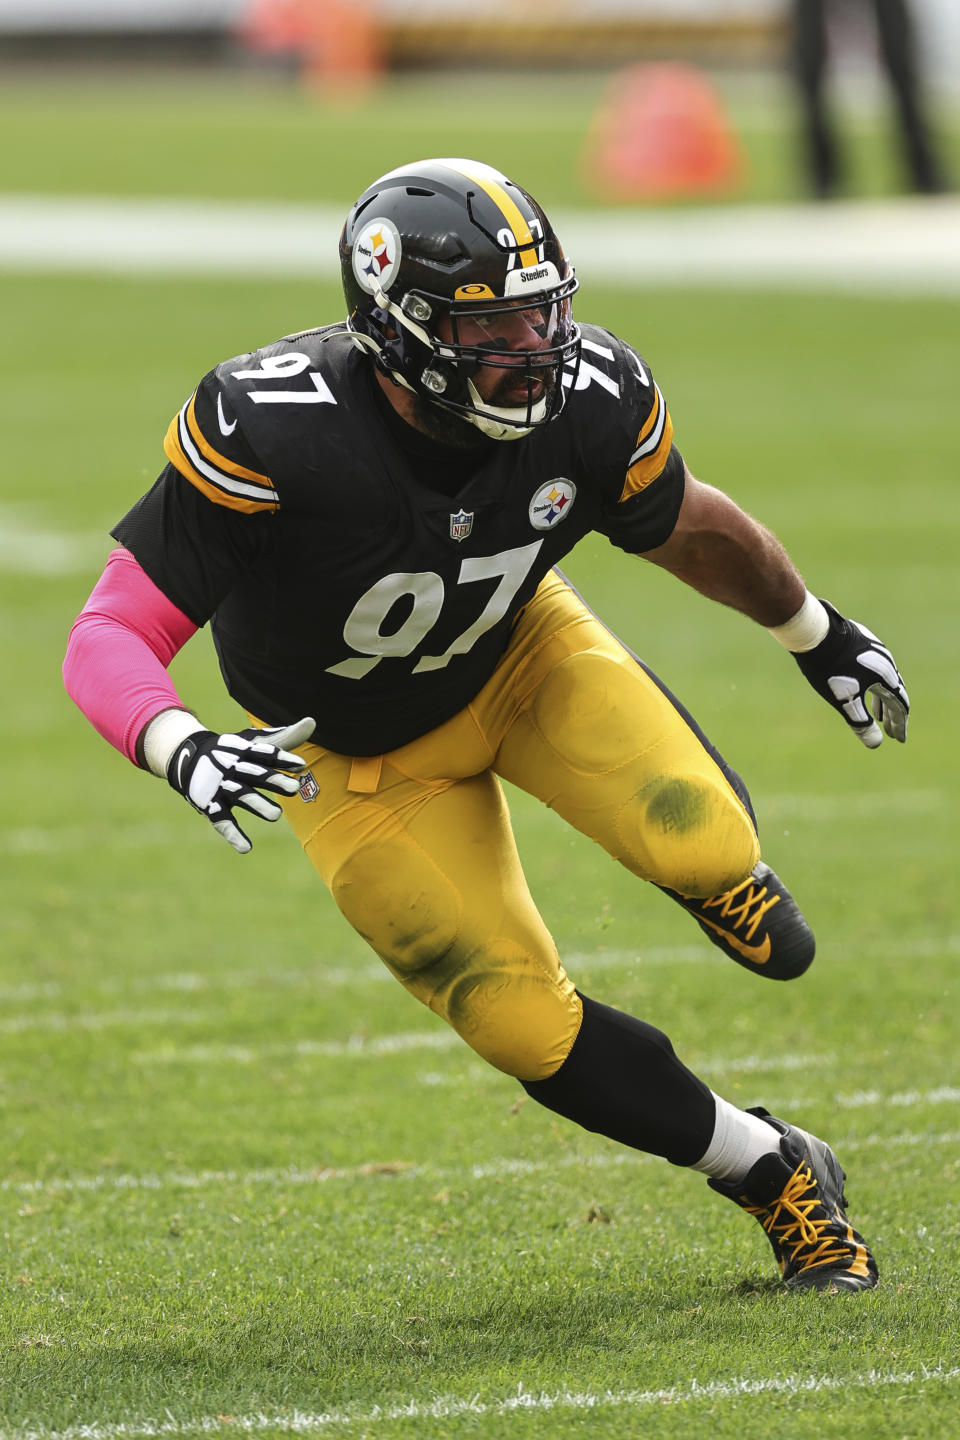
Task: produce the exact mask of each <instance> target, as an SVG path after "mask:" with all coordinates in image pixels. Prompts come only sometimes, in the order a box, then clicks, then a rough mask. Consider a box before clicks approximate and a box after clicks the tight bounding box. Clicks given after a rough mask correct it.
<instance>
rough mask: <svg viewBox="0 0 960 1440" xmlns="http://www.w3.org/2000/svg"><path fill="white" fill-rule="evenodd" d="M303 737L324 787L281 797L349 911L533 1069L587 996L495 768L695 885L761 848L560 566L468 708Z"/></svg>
mask: <svg viewBox="0 0 960 1440" xmlns="http://www.w3.org/2000/svg"><path fill="white" fill-rule="evenodd" d="M413 683H416V682H415V681H414V682H413ZM299 753H300V754H301V755H302V756H303V757H304V759H305V760H306V762H307V766H308V768H309V771H310V773H311V774H312V776H313V777H314V779H315V781H316V786H317V792H318V793H317V794H316V797H315V798H314V799H312V800H308V801H304V800H303V799H301V798H300V796H293V797H292V798H290V799H282V804H283V807H284V812H285V814H286V817H287V819H288V820H289V822H290V824H291V826H292V827H293V829H294V831H295V832H296V834H297V836H298V838H299V840H300V842H301V844H302V845H303V848H304V850H305V851H306V853H307V855H308V856H309V857H310V860H311V861H312V863H313V865H314V866H315V868H316V870H317V871H318V873H319V874H320V876H321V877H322V879H323V881H324V883H325V884H326V885H327V886H328V888H329V889H330V891H331V892H332V894H333V897H334V899H335V900H336V902H337V905H338V906H339V907H340V909H341V910H342V912H343V914H344V915H345V916H346V918H347V920H349V922H350V924H351V925H352V926H353V927H354V929H355V930H357V931H358V932H359V933H360V934H361V935H362V936H363V937H364V939H365V940H366V941H367V942H368V943H369V944H370V945H371V946H372V947H373V949H374V950H375V951H376V953H377V954H378V955H379V956H380V957H381V959H382V960H383V961H384V962H385V963H386V965H387V966H388V967H389V968H390V970H391V971H392V972H393V974H394V975H395V976H396V977H397V979H398V980H400V981H401V983H402V984H403V985H405V986H406V988H407V989H408V990H409V991H410V993H411V994H412V995H415V996H416V997H417V999H418V1000H421V1001H423V1003H424V1004H426V1005H429V1006H430V1008H431V1009H432V1010H434V1011H436V1013H437V1014H438V1015H441V1016H442V1017H443V1018H444V1019H445V1020H446V1021H448V1022H449V1024H450V1025H452V1026H453V1028H454V1029H455V1030H456V1031H457V1032H458V1033H459V1034H460V1035H461V1036H462V1037H463V1039H464V1040H466V1041H467V1043H468V1044H469V1045H471V1046H472V1047H473V1049H474V1050H476V1051H477V1053H478V1054H480V1055H482V1056H483V1058H484V1059H485V1060H488V1061H489V1062H490V1064H492V1065H495V1066H497V1068H498V1069H500V1070H504V1071H506V1072H507V1073H508V1074H510V1075H515V1076H517V1077H518V1078H519V1079H521V1080H541V1079H545V1078H546V1077H547V1076H549V1075H552V1074H553V1073H554V1072H555V1071H556V1070H558V1069H559V1067H560V1066H561V1065H562V1063H563V1061H564V1060H565V1059H566V1057H567V1055H568V1053H569V1051H570V1048H571V1046H572V1045H573V1042H574V1040H575V1039H576V1036H577V1031H578V1029H579V1026H580V1018H581V1006H580V1001H579V998H578V996H577V994H576V992H575V990H574V987H573V983H572V981H571V980H570V979H569V978H568V977H567V975H566V973H565V971H564V969H563V966H562V964H561V962H560V958H559V956H558V954H557V948H556V945H555V944H554V942H553V939H552V938H551V936H550V933H549V931H548V930H547V928H546V926H545V924H544V922H543V919H542V918H541V916H540V913H539V911H538V910H537V907H536V905H535V904H534V902H533V899H532V897H531V895H530V892H529V890H528V888H527V883H526V880H525V878H524V875H523V871H522V869H521V866H520V860H519V857H518V855H517V849H516V845H515V843H514V838H513V832H512V830H511V826H510V818H509V815H508V812H507V806H506V802H505V800H504V796H503V791H502V789H501V786H500V783H499V780H498V779H497V777H498V776H502V777H503V778H504V779H507V780H509V781H511V782H512V783H513V784H515V785H517V786H518V787H519V788H520V789H522V790H526V791H527V792H528V793H529V794H531V795H536V796H538V797H539V798H540V799H541V800H543V801H544V802H545V803H546V804H547V805H549V806H551V808H552V809H554V810H556V811H557V812H558V813H559V814H560V815H562V816H563V817H564V818H565V819H566V820H568V821H569V822H570V824H571V825H573V826H575V827H576V829H578V830H580V831H582V832H583V833H584V834H585V835H589V836H590V837H591V838H592V839H594V840H596V841H597V842H598V843H599V844H600V845H602V846H603V847H604V849H605V850H607V851H608V852H609V853H610V854H611V855H612V856H613V857H614V858H615V859H617V860H619V861H620V862H621V864H623V865H626V866H627V868H628V869H629V870H631V871H632V872H633V873H634V874H635V875H638V876H640V877H641V878H642V879H644V880H651V881H654V882H655V883H657V884H660V885H666V886H668V887H669V888H671V889H673V890H677V891H680V892H681V893H682V894H685V895H691V896H706V895H715V894H718V893H720V892H722V891H724V890H728V889H730V888H731V887H732V886H734V885H736V884H739V882H740V881H741V880H743V879H744V878H745V877H746V876H747V875H748V874H749V873H750V871H751V870H752V868H753V866H754V865H755V864H756V862H757V860H758V859H759V847H758V844H757V838H756V834H755V831H754V827H753V824H752V822H751V819H750V817H749V815H748V813H747V811H746V809H745V808H744V805H743V803H742V802H741V800H740V798H739V797H738V796H737V794H736V793H735V791H734V790H733V788H732V786H731V784H730V783H729V781H728V780H727V778H726V776H725V775H724V774H723V771H722V770H721V769H720V767H719V766H718V764H717V763H716V761H715V760H714V759H713V758H712V756H711V755H710V754H709V753H708V751H707V750H706V749H705V748H704V746H703V744H702V743H701V740H700V739H699V737H698V736H697V734H696V733H695V731H694V730H693V729H692V728H691V727H690V725H688V724H687V723H686V721H685V720H684V718H683V717H682V715H680V714H679V713H678V711H677V709H676V708H675V706H674V705H673V704H672V703H671V702H670V700H669V699H667V697H666V696H665V695H664V694H663V693H662V691H661V690H660V689H659V688H658V686H657V685H656V684H655V683H654V682H653V681H652V680H651V679H650V677H649V676H648V675H647V674H646V672H645V671H644V670H643V669H642V667H641V666H640V665H638V664H637V662H636V660H634V659H633V657H632V656H630V655H629V653H628V652H627V651H626V650H625V649H624V648H623V646H622V645H621V644H620V643H619V642H618V641H617V640H616V639H615V638H614V637H613V636H612V635H610V633H609V632H608V631H607V630H606V629H605V628H604V627H603V626H602V625H601V624H600V623H599V621H598V620H597V619H596V618H595V617H594V616H593V615H592V614H591V613H590V611H589V610H588V609H587V607H586V606H585V605H584V603H583V602H582V601H581V600H580V598H579V597H578V596H577V595H576V594H575V593H574V592H573V591H572V590H571V589H570V587H569V586H568V585H566V584H565V583H564V582H563V581H562V580H561V579H560V578H559V577H557V576H556V575H550V576H548V577H547V578H546V579H545V580H544V581H543V583H542V584H541V585H540V588H539V589H538V591H537V593H536V595H535V596H534V598H533V600H532V601H531V602H530V604H529V605H528V606H527V607H526V609H525V611H524V612H523V614H522V616H521V617H520V619H519V621H518V623H517V626H516V627H515V630H514V634H513V637H512V640H511V643H510V646H509V649H508V650H507V652H506V653H505V655H504V656H503V658H502V660H501V662H500V664H499V665H498V667H497V670H496V672H495V673H494V675H493V676H491V678H490V680H489V681H488V682H487V684H486V685H485V686H484V688H483V689H482V690H481V691H480V693H479V695H477V697H476V699H475V700H474V701H473V702H472V703H471V704H470V705H468V706H467V708H466V709H465V710H463V711H461V712H460V713H459V714H458V715H455V716H453V718H452V719H450V720H447V721H446V722H445V723H444V724H442V725H439V726H438V727H437V728H436V729H435V730H431V731H430V732H429V733H428V734H426V735H423V736H421V737H420V738H419V739H417V740H414V741H412V742H411V743H410V744H409V745H402V746H400V748H399V749H397V750H391V751H390V752H389V753H388V754H386V755H382V756H380V755H378V756H374V757H361V758H356V759H354V758H351V757H350V756H346V755H339V754H335V753H333V752H332V751H328V750H323V749H321V748H319V747H318V746H315V745H305V746H302V747H301V749H300V751H299Z"/></svg>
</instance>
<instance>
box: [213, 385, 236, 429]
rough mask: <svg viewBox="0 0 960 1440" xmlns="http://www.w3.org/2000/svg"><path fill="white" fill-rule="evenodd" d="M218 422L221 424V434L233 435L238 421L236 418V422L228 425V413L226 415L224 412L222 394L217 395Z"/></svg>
mask: <svg viewBox="0 0 960 1440" xmlns="http://www.w3.org/2000/svg"><path fill="white" fill-rule="evenodd" d="M217 423H218V424H219V426H220V434H221V435H232V434H233V432H234V430H236V428H237V422H236V420H234V422H233V424H232V425H228V424H227V417H226V415H224V413H223V396H222V395H218V396H217Z"/></svg>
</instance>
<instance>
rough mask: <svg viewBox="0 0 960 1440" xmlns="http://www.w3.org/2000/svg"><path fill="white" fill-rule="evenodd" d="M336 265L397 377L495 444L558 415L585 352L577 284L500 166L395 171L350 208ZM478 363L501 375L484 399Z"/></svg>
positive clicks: (542, 218) (527, 200)
mask: <svg viewBox="0 0 960 1440" xmlns="http://www.w3.org/2000/svg"><path fill="white" fill-rule="evenodd" d="M340 264H341V269H342V272H343V290H344V295H345V296H346V301H347V312H348V321H347V323H348V326H349V328H350V330H351V331H352V333H353V334H354V336H355V337H356V341H357V343H358V344H360V345H363V346H365V347H367V348H368V349H370V350H371V351H373V352H374V354H375V356H376V362H377V364H378V366H379V367H380V369H381V370H383V371H384V372H385V373H386V374H387V375H389V376H390V377H391V378H392V379H393V380H394V381H396V383H398V384H400V385H403V386H405V387H406V388H407V389H409V390H412V391H414V393H415V394H417V395H419V396H420V397H421V398H422V399H424V400H426V401H428V402H429V403H430V404H432V405H438V406H441V407H442V408H443V409H444V410H447V411H452V412H453V413H455V414H456V415H459V416H460V417H461V418H462V419H463V420H466V421H469V422H470V423H471V424H473V425H475V426H477V428H478V429H479V430H481V431H482V432H483V434H485V435H488V436H490V437H491V438H492V439H495V440H513V439H516V438H518V437H519V436H521V435H527V434H529V433H530V431H531V430H532V429H533V428H534V427H535V426H538V425H545V424H547V422H548V421H550V420H552V419H553V418H554V416H556V415H557V414H558V413H559V411H560V408H561V406H562V405H563V400H564V385H563V383H562V381H563V374H562V372H563V371H564V369H565V368H566V369H567V370H568V372H569V373H568V375H567V377H566V379H567V385H569V384H571V383H572V380H573V378H575V375H576V368H577V366H578V364H579V359H580V332H579V330H578V329H577V326H576V325H575V324H574V321H573V314H572V309H571V297H572V296H573V294H574V292H575V291H576V289H577V284H578V282H577V279H576V277H575V275H574V273H573V268H572V266H571V265H570V264H569V263H568V262H567V260H566V259H565V258H564V254H563V250H562V248H561V245H560V242H559V240H558V239H557V237H556V235H555V233H554V231H553V227H552V226H551V224H550V222H549V220H548V219H547V217H546V215H545V214H544V212H543V210H542V209H541V208H540V206H539V205H538V204H537V202H536V201H535V200H534V199H533V198H532V197H531V196H530V195H528V194H527V192H526V191H525V190H522V189H521V188H520V186H519V185H515V184H514V183H513V181H511V180H508V179H507V178H506V176H504V175H501V174H500V172H499V170H494V169H492V168H491V167H490V166H489V165H483V164H481V163H480V162H479V161H475V160H421V161H418V162H417V163H415V164H413V165H404V166H402V167H401V168H400V169H399V170H391V171H390V173H389V174H387V175H383V176H381V178H380V179H379V180H376V181H374V183H373V184H372V185H370V186H369V187H368V188H367V189H366V190H365V191H364V192H363V194H362V195H361V196H360V198H359V200H357V202H356V204H355V205H354V206H353V208H352V209H351V211H350V214H349V215H348V216H347V220H346V224H345V225H344V227H343V233H342V234H341V237H340ZM484 366H492V367H494V368H497V369H499V370H501V371H502V372H504V373H503V374H502V375H501V376H500V378H499V380H498V382H497V385H496V386H495V387H494V389H493V391H492V392H491V394H490V395H489V398H487V399H484V398H483V397H482V396H481V394H480V392H479V390H478V388H477V385H476V384H475V383H474V381H475V379H476V378H477V377H478V374H479V372H480V371H481V370H482V368H483V367H484ZM487 388H488V389H489V387H487ZM501 401H502V402H503V403H498V402H501Z"/></svg>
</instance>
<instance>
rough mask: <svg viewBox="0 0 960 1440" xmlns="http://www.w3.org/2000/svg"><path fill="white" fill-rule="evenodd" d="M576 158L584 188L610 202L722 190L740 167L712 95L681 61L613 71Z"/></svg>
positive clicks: (737, 178) (738, 151) (736, 178)
mask: <svg viewBox="0 0 960 1440" xmlns="http://www.w3.org/2000/svg"><path fill="white" fill-rule="evenodd" d="M581 162H582V174H583V183H584V185H585V187H586V188H587V189H588V190H589V191H590V192H591V193H592V194H593V195H594V196H595V197H596V198H597V199H600V200H613V201H629V200H656V199H670V198H675V197H678V196H689V195H703V194H716V193H718V192H724V191H726V192H729V191H732V190H735V189H736V188H737V187H738V185H739V184H740V183H741V181H742V179H743V175H744V171H745V160H744V156H743V151H742V148H741V146H740V144H739V141H738V140H737V138H736V136H735V134H734V132H733V129H732V127H731V125H730V123H729V121H728V119H727V116H726V114H725V111H724V106H723V103H722V101H721V99H720V97H719V95H718V94H717V92H716V91H715V90H714V88H713V86H712V85H711V84H710V82H709V81H708V80H707V78H706V76H705V75H703V74H702V73H701V72H700V71H699V70H695V69H693V68H691V67H689V66H684V65H633V66H630V67H628V68H627V69H626V70H622V71H620V72H619V74H618V75H616V76H615V77H614V82H613V85H612V86H611V89H610V91H609V93H608V95H607V97H606V98H605V100H604V102H603V104H602V106H601V107H600V109H599V110H598V112H597V114H596V116H595V117H594V121H593V124H592V125H591V127H590V131H589V132H588V135H587V138H586V141H585V144H584V149H583V154H582V157H581Z"/></svg>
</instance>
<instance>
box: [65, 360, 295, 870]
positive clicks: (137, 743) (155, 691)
mask: <svg viewBox="0 0 960 1440" xmlns="http://www.w3.org/2000/svg"><path fill="white" fill-rule="evenodd" d="M214 424H216V426H217V427H218V428H219V429H220V430H221V432H222V435H221V438H220V441H219V444H218V443H216V442H215V441H214V440H213V439H212V437H211V435H210V430H211V428H212V426H213V425H214ZM237 432H238V427H237V425H236V424H235V423H233V422H232V421H231V420H229V419H227V418H226V413H225V409H224V401H223V396H222V387H221V384H220V383H219V382H218V380H217V375H216V372H213V373H212V374H211V375H210V376H208V377H207V378H206V380H205V381H204V382H203V383H202V384H201V386H200V387H199V388H198V390H197V392H196V393H195V394H194V395H193V396H192V397H191V399H190V400H189V401H188V402H187V404H186V405H184V407H183V409H182V410H181V411H180V413H179V414H178V415H177V416H176V417H175V418H174V420H173V421H172V422H171V425H170V428H169V430H168V432H167V438H166V442H165V448H166V450H167V455H168V458H169V460H170V462H171V463H170V464H169V465H168V466H167V468H166V469H165V470H164V472H163V474H162V475H161V476H160V478H159V479H158V481H157V482H156V484H155V485H154V486H153V488H152V489H151V490H150V491H149V492H148V493H147V494H146V495H145V496H143V497H142V499H141V500H140V501H138V503H137V504H136V505H135V506H134V507H133V509H132V510H131V511H130V512H129V514H128V515H127V516H125V518H124V519H123V520H122V521H121V522H120V524H119V525H118V526H117V527H116V529H115V531H114V535H115V536H116V538H117V539H118V540H120V541H121V548H120V549H118V550H115V551H114V552H113V554H112V555H111V556H110V558H109V560H108V562H107V566H106V568H105V570H104V572H103V575H102V576H101V578H100V580H99V581H98V582H97V585H96V586H95V588H94V591H93V593H92V594H91V596H90V598H89V600H88V601H87V604H86V605H85V606H84V608H83V611H82V612H81V614H80V615H79V616H78V618H77V621H76V622H75V624H74V626H73V628H72V630H71V634H70V639H69V641H68V645H67V654H66V658H65V661H64V683H65V684H66V687H67V690H68V693H69V694H70V695H71V697H72V698H73V699H74V701H75V702H76V704H77V705H78V706H79V708H80V709H81V710H82V711H83V712H84V714H86V715H87V717H88V718H89V719H90V721H91V723H92V724H93V725H94V727H95V728H96V729H97V730H98V731H99V732H100V734H101V735H103V736H104V738H105V739H107V740H108V741H109V742H110V743H111V744H112V745H114V747H115V748H116V749H118V750H119V751H120V752H121V753H122V754H125V755H126V756H127V758H128V759H130V760H131V761H133V763H134V764H137V765H140V766H141V767H143V768H145V769H149V770H151V771H153V773H154V774H157V775H162V776H164V777H165V778H166V779H167V780H168V782H169V783H170V785H171V786H172V788H173V789H175V790H176V791H177V792H178V793H179V794H180V795H182V796H183V797H184V798H185V799H186V800H187V801H188V802H189V803H190V804H191V805H192V806H193V807H194V809H196V810H198V811H200V812H201V813H202V814H205V815H206V816H207V818H208V819H209V820H210V821H211V823H212V824H213V825H214V827H215V828H216V829H217V831H218V833H220V834H221V835H222V836H223V837H224V839H226V840H227V841H228V842H229V843H230V844H231V845H232V846H233V847H234V849H236V850H238V851H239V852H240V853H245V852H246V851H248V850H249V849H250V848H251V845H250V841H249V839H248V838H247V836H246V835H244V834H243V832H242V830H241V829H240V828H239V826H238V825H237V824H236V822H235V820H234V816H233V809H234V807H237V806H239V807H240V808H242V809H245V810H248V811H250V812H251V813H253V814H257V815H259V816H260V817H261V818H263V819H266V820H276V819H277V818H279V816H280V813H281V811H280V808H279V806H278V805H277V804H276V803H275V802H274V801H273V800H272V799H270V798H269V796H268V795H264V794H261V793H260V792H261V791H272V792H274V793H279V794H292V793H295V791H296V788H297V781H296V779H295V778H294V777H293V776H292V775H287V774H283V773H281V772H282V771H284V770H293V771H296V770H299V769H300V768H302V763H303V762H302V761H301V760H300V759H299V758H298V757H297V756H295V755H292V754H289V753H288V752H287V750H286V748H285V747H286V746H288V745H290V746H293V745H298V744H302V743H303V741H304V740H306V739H307V738H308V737H309V735H310V734H311V733H312V731H313V728H314V724H313V721H312V720H310V721H309V722H307V721H302V722H299V723H298V724H297V725H294V726H287V727H284V728H283V729H282V730H278V731H277V732H275V733H272V732H261V731H254V730H249V731H242V732H239V733H238V734H232V733H228V734H219V733H218V732H216V731H213V730H208V729H207V728H206V727H205V726H204V725H203V724H202V723H201V722H200V721H199V720H198V719H197V717H196V716H195V715H193V714H192V713H191V712H190V711H189V710H187V708H186V707H185V706H184V705H183V703H182V701H181V700H180V697H179V695H178V694H177V692H176V689H175V688H174V686H173V683H172V681H171V680H170V677H169V675H168V674H167V666H168V665H169V664H170V662H171V660H172V659H173V657H174V655H175V654H176V653H177V651H178V650H179V649H180V648H181V647H182V646H183V645H184V644H185V643H186V641H187V640H188V639H189V638H190V636H191V635H192V634H193V633H194V632H195V631H196V630H197V629H198V628H199V627H200V626H201V625H202V624H203V623H205V621H206V620H207V619H208V618H209V617H210V615H212V614H213V611H214V610H215V609H216V608H217V605H218V604H219V603H220V601H221V600H222V599H223V597H224V596H225V595H226V594H227V593H229V590H230V589H231V588H232V585H233V584H234V583H235V580H236V577H237V574H238V572H239V571H241V570H242V569H244V568H245V567H247V566H249V565H250V564H253V563H255V562H256V558H257V555H258V553H259V552H260V550H261V549H262V547H263V544H264V535H263V532H262V528H261V526H262V519H261V517H263V516H264V515H265V514H269V513H272V511H274V510H275V509H276V508H277V506H278V504H279V497H278V496H277V494H276V491H275V489H274V488H273V486H272V484H271V482H270V480H269V477H267V476H266V475H264V474H263V473H262V469H261V470H256V469H254V464H253V463H252V462H253V461H254V459H255V457H254V456H253V454H252V451H251V450H250V447H249V445H248V444H247V442H246V439H245V437H244V436H243V435H242V433H237ZM268 489H269V491H270V493H269V494H267V490H268ZM258 521H259V522H260V524H258Z"/></svg>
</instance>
